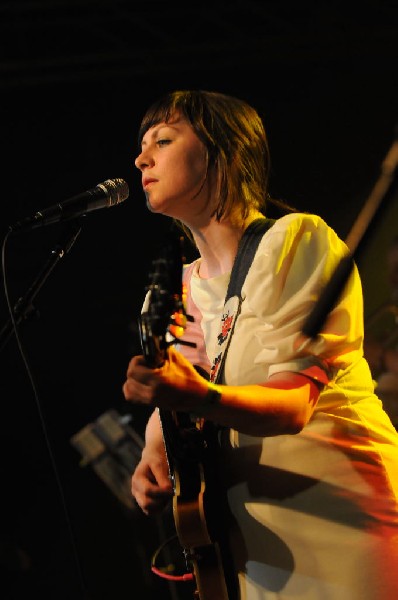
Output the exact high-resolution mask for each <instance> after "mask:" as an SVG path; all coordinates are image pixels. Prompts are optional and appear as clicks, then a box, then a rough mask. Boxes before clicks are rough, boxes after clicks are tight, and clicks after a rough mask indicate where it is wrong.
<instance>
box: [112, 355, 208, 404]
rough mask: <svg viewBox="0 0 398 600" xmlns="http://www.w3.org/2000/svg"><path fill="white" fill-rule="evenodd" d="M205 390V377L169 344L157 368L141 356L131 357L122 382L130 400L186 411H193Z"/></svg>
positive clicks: (201, 400)
mask: <svg viewBox="0 0 398 600" xmlns="http://www.w3.org/2000/svg"><path fill="white" fill-rule="evenodd" d="M207 393H208V383H207V380H206V379H205V378H204V377H202V376H201V375H199V374H198V372H197V370H196V369H195V368H194V367H193V366H192V365H191V363H190V362H189V361H188V360H187V359H186V358H184V356H183V355H182V354H181V353H180V352H178V351H177V350H175V348H173V347H172V346H171V347H170V348H169V350H168V353H167V358H166V360H165V362H164V364H163V366H162V367H160V368H157V369H153V368H150V367H148V366H147V365H146V363H145V359H144V357H143V356H134V357H133V358H132V359H131V361H130V363H129V366H128V369H127V379H126V381H125V383H124V385H123V394H124V397H125V398H126V400H128V401H130V402H138V403H141V404H146V405H148V406H157V407H159V408H163V409H168V410H178V411H185V412H191V411H192V412H194V411H195V407H196V406H198V405H199V404H201V403H202V402H203V399H204V398H205V397H206V394H207Z"/></svg>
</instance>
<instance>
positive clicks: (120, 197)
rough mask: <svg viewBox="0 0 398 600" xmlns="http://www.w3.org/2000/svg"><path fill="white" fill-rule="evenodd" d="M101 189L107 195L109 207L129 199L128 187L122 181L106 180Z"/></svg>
mask: <svg viewBox="0 0 398 600" xmlns="http://www.w3.org/2000/svg"><path fill="white" fill-rule="evenodd" d="M101 187H103V188H105V189H106V191H107V193H108V194H109V206H115V204H120V202H123V201H124V200H126V199H127V198H128V197H129V186H128V185H127V183H126V182H125V181H124V179H107V180H106V181H104V183H102V184H101Z"/></svg>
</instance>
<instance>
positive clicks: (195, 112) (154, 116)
mask: <svg viewBox="0 0 398 600" xmlns="http://www.w3.org/2000/svg"><path fill="white" fill-rule="evenodd" d="M204 112H205V110H204V99H203V97H202V93H201V92H200V91H185V90H183V91H178V92H172V93H169V94H166V95H165V96H163V97H162V98H160V99H159V100H158V101H157V102H154V103H153V104H152V106H150V107H149V109H148V110H147V112H146V113H145V115H144V118H143V119H142V122H141V125H140V128H139V131H138V144H139V145H141V142H142V138H143V137H144V135H145V134H146V132H147V131H148V129H150V128H151V127H154V126H155V125H158V124H159V123H169V122H170V121H171V120H172V119H173V118H174V116H175V114H176V113H178V114H179V115H180V116H181V117H183V118H185V119H186V120H187V121H188V122H189V123H191V125H192V126H193V127H194V129H197V127H196V126H195V121H196V120H197V119H199V120H200V121H201V119H202V118H203V113H204Z"/></svg>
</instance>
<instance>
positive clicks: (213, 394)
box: [192, 382, 221, 417]
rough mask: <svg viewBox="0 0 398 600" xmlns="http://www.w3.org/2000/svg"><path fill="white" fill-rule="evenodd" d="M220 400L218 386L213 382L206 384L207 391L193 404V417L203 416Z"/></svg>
mask: <svg viewBox="0 0 398 600" xmlns="http://www.w3.org/2000/svg"><path fill="white" fill-rule="evenodd" d="M220 400H221V392H220V391H219V389H218V386H217V385H215V384H214V383H210V382H209V383H208V384H207V393H206V395H205V396H204V397H203V399H202V401H201V402H200V403H199V404H197V405H196V406H195V410H194V411H193V413H192V414H193V415H194V416H195V417H204V416H205V415H206V414H207V413H208V412H209V411H211V409H212V408H214V407H216V406H218V405H219V404H220Z"/></svg>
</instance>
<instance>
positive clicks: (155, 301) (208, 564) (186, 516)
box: [139, 238, 234, 600]
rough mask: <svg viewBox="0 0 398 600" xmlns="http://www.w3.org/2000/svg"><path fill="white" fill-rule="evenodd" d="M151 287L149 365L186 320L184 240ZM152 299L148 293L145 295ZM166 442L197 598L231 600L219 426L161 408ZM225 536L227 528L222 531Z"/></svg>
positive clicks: (166, 252) (167, 254) (144, 325)
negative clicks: (219, 470)
mask: <svg viewBox="0 0 398 600" xmlns="http://www.w3.org/2000/svg"><path fill="white" fill-rule="evenodd" d="M154 267H155V269H154V273H153V274H152V281H151V284H150V285H149V286H148V288H147V291H148V292H149V303H148V302H146V306H145V310H144V312H143V313H142V314H141V319H140V321H139V330H140V336H141V346H142V350H143V353H144V357H145V359H146V362H147V364H148V366H150V367H153V368H156V367H160V366H161V365H162V364H163V362H164V360H165V359H166V356H167V348H168V346H169V345H170V343H173V341H170V339H171V340H173V339H174V341H175V340H176V336H175V332H176V331H177V330H179V332H180V334H181V332H182V330H183V327H184V323H185V321H184V319H185V320H186V315H185V312H184V311H185V309H184V306H183V301H182V281H181V276H182V257H181V249H180V241H179V240H178V241H177V239H176V238H171V239H170V244H169V246H168V247H167V248H165V249H163V251H162V258H161V259H159V260H157V261H154ZM147 298H148V296H147ZM158 414H159V419H160V423H161V428H162V433H163V440H164V445H165V450H166V456H167V461H168V466H169V473H170V478H171V480H172V483H173V491H174V496H173V518H174V523H175V529H176V533H177V537H178V540H179V543H180V545H181V547H182V549H183V552H184V555H185V557H186V560H187V562H188V563H189V564H190V565H191V568H192V571H193V575H194V579H195V584H196V588H197V589H196V592H195V594H194V597H195V599H199V600H231V598H232V597H233V596H234V594H232V595H231V594H230V593H229V592H228V589H227V578H226V575H225V570H224V566H223V548H222V546H223V544H221V543H220V540H221V539H222V535H221V534H220V531H221V529H220V524H221V522H222V518H221V517H222V515H221V514H220V512H221V511H218V512H217V511H216V510H215V509H216V507H218V506H220V503H221V499H222V498H223V495H222V493H221V490H219V481H218V477H217V471H216V469H215V465H216V456H217V429H216V427H215V425H213V424H212V423H208V422H204V423H198V422H197V420H195V419H192V418H191V417H190V415H188V414H187V413H179V412H178V411H177V412H176V411H167V410H164V409H158ZM224 534H225V532H224Z"/></svg>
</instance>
